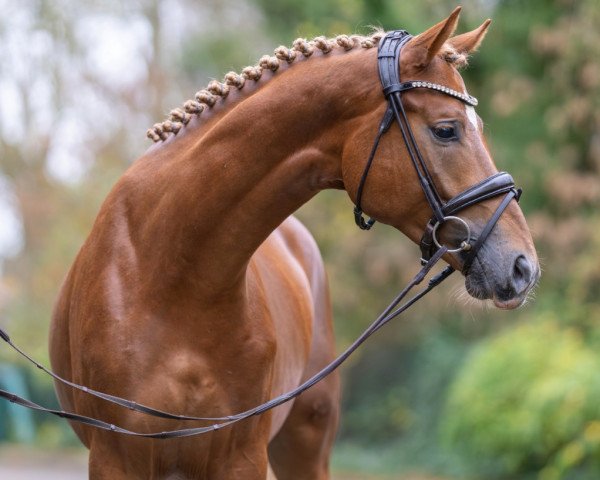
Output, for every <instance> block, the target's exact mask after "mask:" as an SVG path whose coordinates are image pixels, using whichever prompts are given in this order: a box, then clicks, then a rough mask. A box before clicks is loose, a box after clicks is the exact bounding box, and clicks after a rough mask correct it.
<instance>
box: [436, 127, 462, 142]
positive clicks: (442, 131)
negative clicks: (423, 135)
mask: <svg viewBox="0 0 600 480" xmlns="http://www.w3.org/2000/svg"><path fill="white" fill-rule="evenodd" d="M431 131H432V132H433V134H434V135H435V136H436V137H437V138H439V139H440V140H452V139H454V138H456V131H455V130H454V127H452V126H450V125H444V126H443V127H433V128H432V129H431Z"/></svg>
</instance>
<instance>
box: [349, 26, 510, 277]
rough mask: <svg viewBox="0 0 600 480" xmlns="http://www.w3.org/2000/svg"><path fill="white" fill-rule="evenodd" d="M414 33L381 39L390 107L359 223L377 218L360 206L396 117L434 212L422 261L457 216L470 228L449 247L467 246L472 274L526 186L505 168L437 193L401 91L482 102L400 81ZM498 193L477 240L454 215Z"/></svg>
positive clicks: (467, 262) (358, 212)
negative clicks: (452, 191)
mask: <svg viewBox="0 0 600 480" xmlns="http://www.w3.org/2000/svg"><path fill="white" fill-rule="evenodd" d="M411 38H412V35H410V34H409V33H407V32H406V31H404V30H396V31H393V32H390V33H388V34H387V35H386V36H385V37H384V38H383V39H382V40H381V42H380V43H379V52H378V55H377V63H378V66H379V78H380V80H381V85H382V87H383V93H384V95H385V97H386V98H387V101H388V108H387V109H386V111H385V113H384V115H383V118H382V120H381V123H380V124H379V129H378V131H377V135H376V137H375V142H374V143H373V148H372V149H371V153H370V155H369V158H368V160H367V163H366V165H365V168H364V170H363V174H362V177H361V179H360V182H359V184H358V190H357V193H356V207H355V208H354V219H355V221H356V224H357V225H358V226H359V227H360V228H361V229H363V230H369V229H370V228H371V227H372V226H373V225H374V223H375V220H374V219H373V218H369V220H365V218H364V217H363V211H362V207H361V202H362V196H363V192H364V187H365V183H366V180H367V175H368V174H369V170H370V168H371V165H372V164H373V159H374V158H375V154H376V153H377V147H378V146H379V141H380V140H381V137H382V136H383V134H384V133H386V132H387V131H388V130H389V128H390V127H391V126H392V124H393V122H394V120H396V123H397V124H398V126H399V127H400V132H401V133H402V138H403V139H404V144H405V145H406V149H407V151H408V155H409V156H410V159H411V161H412V164H413V166H414V168H415V171H416V173H417V177H418V179H419V183H420V185H421V188H422V190H423V193H424V194H425V198H426V199H427V202H428V203H429V206H430V207H431V211H432V212H433V216H432V217H431V220H429V223H428V224H427V226H426V227H425V232H424V234H423V237H422V238H421V243H420V248H421V261H422V263H423V264H425V263H427V262H428V261H429V260H430V259H431V256H432V255H433V253H434V252H435V251H436V250H438V249H439V248H440V247H441V245H440V243H439V241H438V239H437V230H438V228H439V227H440V226H441V225H443V224H444V223H446V222H448V221H454V222H457V223H460V224H461V225H462V227H463V228H464V229H465V232H466V235H465V240H463V242H462V243H461V245H460V247H459V248H455V249H448V252H450V253H454V252H459V251H463V252H466V255H465V256H464V261H463V273H465V274H466V273H467V272H468V270H469V268H470V267H471V264H472V263H473V261H474V260H475V258H476V256H477V253H478V252H479V249H480V248H481V246H482V245H483V243H484V242H485V240H486V239H487V237H488V236H489V234H490V233H491V232H492V229H493V228H494V225H496V223H497V222H498V220H499V219H500V216H501V215H502V213H503V212H504V210H505V209H506V207H507V206H508V205H509V203H510V201H511V200H512V199H513V198H514V199H516V200H517V201H518V200H519V197H520V196H521V191H520V190H518V189H516V188H515V184H514V181H513V179H512V177H511V176H510V175H509V174H508V173H506V172H499V173H496V174H494V175H492V176H490V177H488V178H486V179H484V180H482V181H481V182H479V183H477V184H476V185H473V186H472V187H470V188H468V189H467V190H465V191H464V192H461V193H459V194H458V195H456V196H455V197H453V198H451V199H450V200H448V201H447V202H444V201H443V200H442V198H441V196H440V194H439V193H438V191H437V189H436V187H435V183H434V181H433V178H432V177H431V174H430V173H429V169H428V168H427V164H426V163H425V161H424V160H423V155H422V154H421V151H420V150H419V146H418V145H417V142H416V141H415V137H414V135H413V132H412V129H411V128H410V123H409V122H408V118H407V117H406V112H405V110H404V106H403V104H402V93H403V92H406V91H408V90H412V89H415V88H428V89H431V90H435V91H437V92H440V93H443V94H445V95H449V96H451V97H454V98H456V99H458V100H460V101H462V102H463V103H465V104H467V105H469V106H471V107H475V106H476V105H477V99H476V98H475V97H472V96H471V95H469V94H467V93H460V92H457V91H456V90H453V89H452V88H449V87H446V86H444V85H439V84H437V83H431V82H426V81H420V80H412V81H409V82H401V80H400V54H401V52H402V47H404V45H406V44H407V42H408V41H409V40H410V39H411ZM498 195H505V197H504V199H503V200H502V202H501V203H500V205H499V206H498V208H497V209H496V211H495V212H494V214H493V215H492V216H491V218H490V220H489V221H488V223H487V225H486V226H485V227H484V228H483V230H482V231H481V233H480V234H479V236H478V238H477V240H475V243H471V242H472V240H473V239H472V238H471V231H470V228H469V225H468V224H467V222H466V221H465V220H463V219H462V218H460V217H457V216H456V215H455V214H456V213H457V212H459V211H461V210H463V209H465V208H467V207H469V206H471V205H474V204H476V203H479V202H482V201H484V200H487V199H489V198H492V197H496V196H498Z"/></svg>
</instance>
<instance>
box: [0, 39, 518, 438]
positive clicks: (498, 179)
mask: <svg viewBox="0 0 600 480" xmlns="http://www.w3.org/2000/svg"><path fill="white" fill-rule="evenodd" d="M410 38H411V36H410V35H409V34H408V33H406V32H405V31H404V30H397V31H394V32H390V33H388V34H387V35H386V36H385V37H384V38H383V39H382V40H381V42H380V44H379V54H378V65H379V75H380V78H381V83H382V86H383V92H384V94H385V96H386V98H387V99H388V102H389V106H388V108H387V110H386V112H385V114H384V116H383V120H382V121H381V124H380V126H379V130H378V133H377V136H376V138H375V143H374V145H373V148H372V150H371V154H370V156H369V159H368V161H367V164H366V166H365V169H364V172H363V175H362V178H361V181H360V184H359V187H358V192H357V200H356V208H355V209H354V215H355V220H356V223H357V224H358V226H359V227H360V228H362V229H364V230H368V229H370V228H371V227H372V226H373V224H374V223H375V220H373V219H369V220H368V221H365V219H364V218H363V216H362V213H363V212H362V209H361V206H360V205H361V198H362V194H363V190H364V185H365V181H366V178H367V174H368V173H369V169H370V168H371V164H372V163H373V158H374V157H375V153H376V151H377V146H378V144H379V140H380V139H381V136H382V135H383V134H384V133H385V132H386V131H387V130H388V129H389V128H390V126H391V125H392V123H393V121H394V119H396V121H397V123H398V125H399V127H400V130H401V132H402V137H403V138H404V143H405V144H406V148H407V150H408V152H409V155H410V158H411V160H412V163H413V165H414V167H415V170H416V172H417V176H418V178H419V183H420V184H421V187H422V189H423V192H424V193H425V198H427V201H428V202H429V205H430V206H431V210H432V211H433V217H432V218H431V220H430V221H429V223H428V224H427V227H426V229H425V233H424V234H423V238H422V239H421V245H420V246H421V252H422V259H421V260H422V263H423V268H421V270H420V271H419V272H418V273H417V275H415V277H414V278H413V279H412V281H411V282H410V283H409V284H408V285H407V286H406V287H405V288H404V289H403V290H402V292H400V294H399V295H398V296H397V297H396V298H395V299H394V300H393V301H392V303H390V305H389V306H388V307H387V308H386V309H385V310H384V311H383V312H382V313H381V314H380V315H379V317H377V319H376V320H375V321H374V322H373V323H372V324H371V325H370V326H369V327H368V328H367V329H366V330H365V331H364V332H363V334H362V335H361V336H360V337H358V338H357V339H356V340H355V341H354V343H352V345H350V346H349V347H348V348H347V349H346V350H345V351H344V352H343V353H342V354H341V355H339V356H338V357H337V358H336V359H335V360H334V361H332V362H331V363H330V364H329V365H327V366H326V367H324V368H323V369H322V370H321V371H319V372H318V373H316V374H315V375H314V376H312V377H311V378H309V379H308V380H306V381H305V382H304V383H302V384H301V385H299V386H298V387H296V388H295V389H294V390H292V391H290V392H287V393H284V394H283V395H280V396H279V397H276V398H274V399H272V400H269V401H268V402H265V403H263V404H262V405H259V406H257V407H254V408H251V409H249V410H247V411H244V412H240V413H238V414H235V415H229V416H226V417H196V416H188V415H180V414H174V413H169V412H165V411H162V410H157V409H154V408H152V407H149V406H146V405H142V404H139V403H137V402H134V401H132V400H128V399H125V398H121V397H117V396H115V395H110V394H107V393H103V392H99V391H96V390H93V389H91V388H88V387H85V386H82V385H79V384H76V383H74V382H72V381H69V380H66V379H64V378H62V377H60V376H59V375H57V374H56V373H54V372H52V371H51V370H49V369H47V368H46V367H44V366H43V365H41V364H40V363H38V362H36V361H35V360H34V359H33V358H31V357H30V356H29V355H28V354H27V353H25V352H24V351H23V350H22V349H20V348H19V347H18V346H17V345H15V344H14V343H13V342H12V340H11V339H10V337H9V335H8V333H6V332H5V331H4V330H2V329H0V339H2V340H4V341H5V342H6V343H7V344H8V345H10V346H11V347H12V348H13V349H14V350H16V351H17V352H18V353H19V354H20V355H22V356H23V357H25V358H26V359H27V360H28V361H29V362H31V363H33V364H34V365H35V366H36V367H37V368H39V369H40V370H42V371H44V372H45V373H47V374H48V375H50V376H51V377H52V378H54V380H55V381H57V382H60V383H62V384H65V385H67V386H69V387H71V388H73V389H76V390H79V391H80V392H82V393H85V394H89V395H93V396H95V397H98V398H100V399H102V400H104V401H107V402H109V403H113V404H116V405H119V406H121V407H124V408H128V409H130V410H134V411H136V412H140V413H143V414H146V415H150V416H153V417H158V418H163V419H170V420H177V421H183V420H185V421H202V422H215V423H212V424H211V425H208V426H203V427H194V428H184V429H179V430H171V431H166V432H151V433H142V432H135V431H131V430H127V429H125V428H122V427H119V426H117V425H113V424H110V423H107V422H105V421H103V420H99V419H96V418H92V417H88V416H85V415H80V414H77V413H73V412H65V411H63V410H54V409H49V408H46V407H43V406H41V405H38V404H36V403H34V402H31V401H30V400H27V399H25V398H23V397H20V396H18V395H15V394H14V393H11V392H7V391H5V390H0V398H4V399H6V400H9V401H10V402H12V403H15V404H18V405H21V406H23V407H26V408H29V409H32V410H37V411H41V412H44V413H50V414H52V415H56V416H58V417H61V418H65V419H68V420H70V421H73V422H77V423H82V424H85V425H89V426H91V427H95V428H98V429H102V430H108V431H112V432H116V433H121V434H125V435H132V436H136V437H145V438H156V439H169V438H181V437H189V436H194V435H200V434H204V433H208V432H213V431H215V430H219V429H221V428H224V427H227V426H230V425H232V424H234V423H237V422H239V421H242V420H244V419H246V418H249V417H252V416H256V415H261V414H262V413H264V412H266V411H268V410H271V409H272V408H275V407H277V406H279V405H282V404H283V403H286V402H289V401H290V400H292V399H294V398H296V397H298V396H299V395H300V394H301V393H303V392H304V391H306V390H308V389H309V388H310V387H312V386H313V385H314V384H316V383H317V382H319V381H321V380H322V379H323V378H325V377H326V376H327V375H329V374H330V373H331V372H333V371H334V370H335V369H337V367H339V366H340V365H341V364H342V363H343V362H344V361H345V360H346V359H347V358H348V357H349V356H350V355H351V354H352V353H353V352H354V351H355V350H356V349H357V348H358V347H359V346H360V345H362V343H364V342H365V341H366V340H367V338H369V337H370V336H371V335H373V334H374V333H375V332H376V331H378V330H379V329H380V328H381V327H383V326H384V325H385V324H386V323H388V322H389V321H390V320H392V319H394V318H396V317H397V316H398V315H400V314H401V313H403V312H404V311H405V310H406V309H408V308H409V307H410V306H411V305H413V304H414V303H415V302H417V301H418V300H419V299H420V298H422V297H423V296H424V295H426V294H427V293H429V292H430V291H431V290H432V289H433V288H435V287H436V286H437V285H439V284H440V283H442V282H443V281H444V280H445V279H446V278H448V277H449V276H450V275H451V274H452V273H453V272H454V269H453V268H452V267H451V266H447V267H446V268H445V269H443V270H442V271H441V272H440V273H438V274H437V275H435V276H433V277H432V278H431V279H430V280H429V283H428V285H427V287H425V288H424V289H423V290H421V291H420V292H418V293H417V294H416V295H414V296H413V297H412V298H410V299H409V300H407V301H406V302H405V303H404V304H402V305H401V306H398V305H400V302H401V301H402V300H404V298H405V297H406V296H407V295H408V293H409V292H410V291H411V290H412V289H413V288H414V287H415V286H417V285H419V284H420V283H421V282H422V281H423V280H424V279H425V277H426V276H427V274H428V273H429V272H430V270H431V269H432V268H433V266H434V265H435V264H436V263H437V262H438V261H439V260H440V259H441V258H442V256H443V255H445V254H446V253H449V252H456V251H465V252H466V257H465V260H464V262H463V273H466V272H467V271H468V269H469V267H470V265H471V264H472V262H473V260H474V259H475V257H476V256H477V252H478V251H479V249H480V248H481V246H482V245H483V243H484V242H485V240H486V239H487V237H488V236H489V235H490V233H491V232H492V229H493V228H494V226H495V225H496V223H497V222H498V220H499V218H500V216H501V215H502V213H503V212H504V210H505V209H506V207H507V206H508V204H509V203H510V202H511V200H512V199H513V198H514V199H516V200H518V199H519V196H520V194H521V191H520V190H517V189H516V188H515V186H514V182H513V179H512V177H511V176H510V175H509V174H508V173H505V172H500V173H497V174H495V175H492V176H491V177H488V178H486V179H485V180H483V181H481V182H479V183H477V184H476V185H473V186H472V187H470V188H468V189H467V190H465V191H464V192H462V193H459V194H458V195H456V196H455V197H453V198H452V199H450V200H448V201H447V202H443V201H442V199H441V197H440V195H439V194H438V192H437V190H436V188H435V184H434V182H433V180H432V178H431V175H430V174H429V171H428V169H427V165H426V164H425V162H424V160H423V157H422V156H421V153H420V151H419V148H418V146H417V143H416V142H415V139H414V136H413V133H412V131H411V128H410V125H409V123H408V120H407V118H406V113H405V111H404V107H403V105H402V99H401V93H402V92H404V91H406V90H410V89H413V88H430V89H433V90H437V91H439V92H441V93H444V94H446V95H450V96H452V97H455V98H458V99H459V100H461V101H463V102H464V103H466V104H468V105H471V106H475V105H477V100H476V99H475V98H473V97H471V96H470V95H468V94H463V93H460V92H457V91H455V90H452V89H450V88H448V87H445V86H443V85H438V84H434V83H430V82H422V81H411V82H404V83H401V82H400V75H399V65H400V52H401V50H402V47H403V46H404V45H405V44H406V42H407V41H408V40H409V39H410ZM503 194H505V197H504V199H503V200H502V202H501V203H500V205H499V206H498V207H497V208H496V211H495V212H494V214H493V215H492V216H491V218H490V219H489V220H488V223H487V224H486V225H485V227H484V228H483V230H482V231H481V232H480V234H479V237H478V238H477V239H476V240H475V242H474V243H471V241H472V240H473V239H472V238H471V234H470V230H469V226H468V225H467V223H466V222H465V221H464V220H462V219H461V218H460V217H456V216H454V214H455V213H457V212H459V211H460V210H462V209H464V208H466V207H468V206H470V205H474V204H476V203H479V202H482V201H484V200H487V199H489V198H492V197H496V196H498V195H503ZM448 221H457V222H459V223H461V224H462V225H464V226H466V231H467V235H466V239H465V240H464V241H463V242H462V244H461V246H460V248H458V249H454V250H451V249H449V248H448V247H447V246H444V245H441V244H440V243H439V242H438V240H437V236H436V232H437V229H438V227H439V226H440V225H442V224H444V223H445V222H448Z"/></svg>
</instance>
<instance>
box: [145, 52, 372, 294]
mask: <svg viewBox="0 0 600 480" xmlns="http://www.w3.org/2000/svg"><path fill="white" fill-rule="evenodd" d="M374 50H375V49H372V50H365V49H357V50H356V51H353V52H349V53H338V52H336V53H333V52H332V53H331V54H329V55H327V56H322V57H321V56H319V57H320V58H313V59H310V60H303V61H301V62H299V63H298V65H294V66H293V68H289V69H287V71H285V72H282V73H277V74H276V75H275V76H274V77H273V78H272V79H271V80H269V81H268V82H266V83H265V84H264V85H263V86H261V87H260V88H258V89H257V90H256V91H255V92H253V93H252V94H251V95H250V96H249V97H247V98H246V99H244V100H242V101H239V102H236V103H235V104H233V105H231V107H229V108H227V109H226V110H224V111H223V112H222V113H221V114H219V115H218V117H217V118H215V119H213V120H212V121H211V122H210V123H209V124H208V125H205V126H204V127H194V128H192V129H190V131H186V132H184V134H183V136H181V134H180V135H179V136H180V137H181V138H175V139H174V140H173V141H169V142H167V144H165V145H163V146H161V147H159V148H158V149H156V150H154V153H153V154H151V156H155V157H158V159H159V162H163V166H162V167H160V170H161V174H160V175H153V177H154V178H155V180H154V181H156V182H159V183H160V185H149V188H148V189H146V191H147V192H151V194H152V195H155V194H156V193H159V194H160V195H161V198H160V201H159V202H158V203H156V204H155V206H154V212H153V213H152V214H151V215H149V216H148V215H146V216H144V217H142V218H146V219H148V218H152V219H156V221H152V222H146V224H145V226H144V234H143V236H144V237H145V239H146V241H147V242H148V241H149V242H151V244H152V245H153V247H152V248H153V254H152V258H153V259H154V260H153V261H154V262H156V261H157V259H159V262H161V263H162V264H163V265H162V268H158V269H156V268H154V269H153V271H154V272H157V273H156V275H157V278H156V279H157V281H160V282H164V281H165V280H166V281H168V277H165V272H173V275H172V276H171V277H172V281H173V282H177V283H178V284H180V283H181V279H182V278H186V279H193V280H191V281H193V283H194V285H193V288H194V289H195V290H196V291H201V290H203V291H208V292H210V293H218V292H220V291H222V290H223V289H226V288H228V287H229V286H232V285H236V284H238V285H239V282H240V281H241V280H242V279H243V278H244V272H245V269H246V268H247V265H248V262H249V260H250V258H251V256H252V254H253V253H254V252H255V251H256V249H257V248H258V247H259V246H260V244H261V243H262V242H263V241H264V240H265V239H266V238H267V236H268V235H269V234H270V233H271V232H272V231H273V230H274V229H275V228H276V227H277V226H278V225H279V224H280V223H281V222H282V221H283V220H285V218H286V217H288V216H289V215H290V214H292V213H293V212H294V211H295V210H297V209H298V208H299V207H300V206H301V205H302V204H304V203H305V202H307V201H308V200H309V199H310V198H312V197H313V196H314V195H315V194H316V193H318V192H319V191H320V190H322V189H325V188H343V187H344V186H343V182H342V174H341V153H342V149H343V142H344V139H345V137H346V135H345V132H346V131H347V129H348V128H349V124H350V123H351V122H353V121H356V119H357V118H359V117H360V116H362V115H364V114H365V109H366V108H368V103H369V101H370V96H372V95H373V91H374V90H377V88H374V85H375V86H376V85H378V80H377V77H376V69H375V52H374ZM315 55H316V54H315ZM377 94H378V95H379V96H380V92H377ZM352 99H364V100H361V102H357V101H352ZM349 100H350V101H349ZM361 103H362V105H361ZM371 108H372V105H371ZM373 128H376V125H374V126H373ZM152 163H154V162H152ZM141 180H142V181H143V179H141ZM166 189H168V192H169V193H168V194H165V193H164V192H165V190H166ZM144 203H145V204H148V203H149V202H148V201H145V202H144ZM150 203H152V202H150ZM142 215H143V214H142ZM165 219H167V220H166V221H168V223H169V225H168V227H167V228H165V226H164V222H165ZM190 270H191V271H190Z"/></svg>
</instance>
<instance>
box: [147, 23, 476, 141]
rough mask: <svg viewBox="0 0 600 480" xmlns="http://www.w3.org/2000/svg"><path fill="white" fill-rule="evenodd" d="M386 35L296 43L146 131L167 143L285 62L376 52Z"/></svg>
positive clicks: (447, 56)
mask: <svg viewBox="0 0 600 480" xmlns="http://www.w3.org/2000/svg"><path fill="white" fill-rule="evenodd" d="M384 35H385V32H384V31H383V30H380V29H377V30H375V31H374V32H373V33H372V34H371V35H370V36H362V35H350V36H349V35H338V36H337V37H335V38H326V37H324V36H319V37H315V38H314V39H312V40H306V39H305V38H298V39H296V40H294V43H293V45H292V48H287V47H284V46H280V47H277V48H276V49H275V51H274V55H273V56H270V55H263V56H262V57H261V59H260V60H259V62H258V65H253V66H249V67H246V68H244V69H243V70H242V73H241V74H238V73H235V72H229V73H228V74H227V75H225V79H224V80H223V82H218V81H216V80H213V81H211V82H210V83H209V84H208V86H207V87H206V88H204V89H202V90H200V91H198V92H196V95H195V96H194V97H195V98H194V99H193V100H188V101H187V102H185V103H184V104H183V106H182V107H178V108H175V109H173V110H171V112H170V113H169V117H168V119H167V120H165V121H164V122H162V123H155V124H154V125H153V126H152V128H149V129H148V130H147V131H146V135H147V136H148V137H149V138H151V139H152V140H153V141H154V142H160V141H161V140H166V139H167V138H168V136H169V134H173V135H176V134H177V132H179V130H181V129H182V128H183V127H184V126H185V125H187V124H188V123H189V121H190V120H191V119H192V117H193V115H201V114H202V112H204V111H205V110H207V109H210V108H211V107H213V106H214V105H215V104H216V103H217V101H218V100H219V99H222V100H224V99H225V98H226V97H227V95H228V94H229V91H230V89H231V88H237V89H238V90H241V89H242V88H243V87H244V85H245V84H246V82H247V81H254V82H256V81H258V80H260V77H261V75H262V72H263V71H265V70H271V71H272V72H276V71H277V70H278V69H279V66H280V65H281V64H282V62H286V63H288V64H291V63H293V62H294V60H296V58H298V55H299V54H301V55H303V56H304V57H310V56H311V55H312V54H313V53H314V52H315V49H319V50H320V51H321V52H323V53H324V54H327V53H329V52H331V51H332V50H333V49H334V48H341V49H344V50H345V51H350V50H352V49H354V48H373V47H375V46H376V45H377V44H378V43H379V41H380V40H381V39H382V38H383V36H384ZM442 57H443V58H444V60H446V61H447V62H448V63H451V64H454V65H455V66H457V67H458V68H460V67H462V66H465V65H466V63H467V59H466V56H465V55H463V54H459V53H457V52H456V51H455V50H454V49H453V48H452V47H450V46H448V45H446V49H445V51H444V52H443V53H442Z"/></svg>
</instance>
